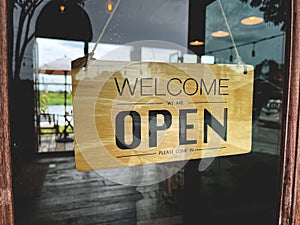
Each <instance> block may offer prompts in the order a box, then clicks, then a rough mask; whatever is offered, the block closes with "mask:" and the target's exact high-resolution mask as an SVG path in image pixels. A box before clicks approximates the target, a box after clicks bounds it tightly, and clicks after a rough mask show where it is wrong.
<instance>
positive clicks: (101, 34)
mask: <svg viewBox="0 0 300 225" xmlns="http://www.w3.org/2000/svg"><path fill="white" fill-rule="evenodd" d="M119 4H120V0H118V1H117V3H116V5H115V7H114V9H113V11H112V12H111V14H110V16H109V17H108V19H107V21H106V23H105V24H104V27H103V29H102V31H101V33H100V35H99V37H98V39H97V41H96V43H95V45H94V48H93V49H92V51H91V53H90V54H89V59H91V58H92V57H93V55H94V54H95V51H96V49H97V47H98V44H99V43H100V40H101V38H102V36H103V35H104V32H105V31H106V28H107V26H108V24H109V22H110V21H111V19H112V18H113V16H114V14H115V12H116V11H117V8H118V6H119Z"/></svg>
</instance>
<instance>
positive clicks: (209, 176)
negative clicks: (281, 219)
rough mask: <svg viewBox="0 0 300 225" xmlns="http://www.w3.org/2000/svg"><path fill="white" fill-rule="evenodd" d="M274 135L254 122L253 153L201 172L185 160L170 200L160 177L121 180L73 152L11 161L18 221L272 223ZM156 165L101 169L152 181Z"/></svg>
mask: <svg viewBox="0 0 300 225" xmlns="http://www.w3.org/2000/svg"><path fill="white" fill-rule="evenodd" d="M278 136H279V130H277V129H271V128H267V127H263V126H256V125H255V126H254V127H253V140H254V141H253V151H252V153H251V154H246V155H240V156H233V157H222V158H217V159H215V160H214V162H213V163H212V165H210V167H209V168H207V169H206V170H205V171H203V172H199V171H198V166H199V162H198V161H195V163H189V165H188V169H187V168H185V171H183V170H180V171H179V172H178V173H177V174H176V175H175V176H174V179H173V181H174V183H173V190H174V196H175V200H176V201H175V203H172V202H170V201H168V198H166V197H165V195H164V192H165V190H166V189H165V186H166V185H165V182H161V183H155V184H152V185H146V186H136V187H134V186H128V185H124V184H118V183H117V182H113V181H111V180H108V179H106V178H104V176H102V175H100V174H99V173H97V172H86V173H83V172H78V171H77V170H76V169H75V164H74V158H73V157H68V158H61V157H60V158H47V159H43V160H39V161H34V162H30V163H28V162H26V164H22V163H16V164H15V165H14V166H13V173H14V176H13V180H14V185H13V188H14V198H15V215H16V216H15V218H16V225H88V224H95V225H97V224H99V225H118V224H120V225H181V224H186V225H191V224H192V225H199V224H201V225H207V224H209V225H212V224H213V225H219V224H225V225H227V224H228V225H229V224H230V225H241V224H243V225H253V224H256V225H258V224H259V225H273V224H276V223H275V222H274V221H276V212H277V211H276V210H277V209H278V207H279V206H278V205H277V203H278V193H279V190H278V187H279V184H278V183H279V167H278V166H279V162H280V160H279V157H278V155H277V154H278V140H279V138H278ZM54 140H55V139H54ZM59 144H64V143H59ZM68 144H71V143H68ZM193 164H194V165H193ZM189 167H191V168H189ZM193 167H195V168H193ZM159 169H160V170H161V167H159V166H157V165H152V166H150V167H147V169H144V170H142V176H141V174H136V173H128V172H127V171H126V170H125V169H122V168H121V169H114V170H107V171H106V174H107V175H108V176H109V177H118V178H119V179H120V180H122V181H130V180H132V179H136V178H137V177H143V178H144V179H145V180H149V181H151V179H153V178H154V177H155V174H156V173H157V171H158V170H159ZM186 171H189V172H193V173H192V174H188V175H187V172H186ZM184 173H185V177H184ZM184 182H185V187H184V184H183V183H184ZM187 183H190V185H186V184H187ZM189 188H190V189H191V190H190V189H189ZM183 189H184V190H183ZM183 192H184V196H185V197H184V199H183ZM190 193H191V194H190ZM187 203H188V204H187ZM184 205H185V209H183V208H184ZM194 205H196V207H194ZM187 208H188V210H187ZM183 214H184V215H183ZM183 218H184V219H183ZM200 220H201V223H199V221H200ZM226 221H227V222H226Z"/></svg>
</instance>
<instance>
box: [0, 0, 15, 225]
mask: <svg viewBox="0 0 300 225" xmlns="http://www.w3.org/2000/svg"><path fill="white" fill-rule="evenodd" d="M7 27H8V23H7V1H6V0H0V56H1V58H0V116H1V125H0V224H3V225H4V224H5V225H6V224H13V223H14V217H13V194H12V175H11V158H10V138H9V135H10V132H9V112H8V107H9V106H8V38H7V36H8V33H7V32H8V30H7Z"/></svg>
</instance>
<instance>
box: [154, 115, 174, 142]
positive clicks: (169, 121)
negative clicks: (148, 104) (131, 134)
mask: <svg viewBox="0 0 300 225" xmlns="http://www.w3.org/2000/svg"><path fill="white" fill-rule="evenodd" d="M158 114H161V115H163V116H164V123H163V125H161V126H158V125H157V115H158ZM171 125H172V115H171V113H170V112H169V111H167V110H150V111H149V147H157V131H158V130H166V129H168V128H169V127H170V126H171Z"/></svg>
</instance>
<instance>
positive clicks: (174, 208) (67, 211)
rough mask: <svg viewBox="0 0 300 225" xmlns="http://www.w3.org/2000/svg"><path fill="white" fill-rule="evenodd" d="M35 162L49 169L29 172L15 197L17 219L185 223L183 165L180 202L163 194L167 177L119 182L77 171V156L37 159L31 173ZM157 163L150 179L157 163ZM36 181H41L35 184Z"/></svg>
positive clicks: (52, 224)
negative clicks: (139, 183) (142, 182)
mask: <svg viewBox="0 0 300 225" xmlns="http://www.w3.org/2000/svg"><path fill="white" fill-rule="evenodd" d="M34 168H36V170H37V171H40V173H41V171H44V172H42V173H44V175H45V176H44V178H43V174H40V175H39V172H36V173H35V174H31V175H30V174H27V179H26V178H24V177H23V179H22V185H23V187H22V188H21V190H19V191H18V193H17V196H16V198H17V199H16V201H15V202H16V204H15V206H16V207H15V210H16V224H17V225H35V224H38V225H60V224H66V225H73V224H76V225H79V224H82V225H87V224H101V225H102V224H103V225H104V224H107V225H108V224H109V225H114V224H122V225H126V224H128V225H135V224H138V225H147V224H149V225H150V224H151V225H155V224H157V225H179V224H182V199H181V196H182V193H181V192H182V186H183V177H182V176H183V172H182V171H180V172H179V173H177V175H175V178H176V179H174V181H175V182H176V185H174V193H175V194H176V195H174V196H175V197H176V203H175V204H170V203H168V202H167V201H166V198H165V197H164V195H163V193H164V190H165V189H164V187H165V185H164V183H158V184H153V185H148V186H140V187H133V186H126V185H121V184H117V183H115V182H112V181H110V180H107V179H105V178H103V177H102V176H101V175H99V174H98V173H97V172H87V173H82V172H78V171H76V169H75V165H74V159H73V158H63V159H56V160H47V161H42V162H39V163H34V164H33V165H32V166H31V168H30V169H28V170H27V171H28V173H34V172H33V171H34ZM151 168H152V171H148V174H149V179H150V178H151V174H153V172H155V170H156V169H157V168H156V167H155V166H153V167H151ZM45 170H46V172H45ZM109 173H111V174H110V175H111V176H120V175H122V176H123V178H124V179H125V180H126V179H131V178H132V177H131V175H130V174H127V175H126V174H122V171H121V170H120V169H117V170H116V169H115V170H111V171H110V172H109ZM32 175H33V176H35V180H34V181H33V180H32V178H31V177H32ZM144 175H145V176H146V177H147V174H144ZM124 176H125V177H124ZM126 176H127V177H126ZM30 179H31V180H30ZM38 179H40V185H38V184H37V183H38V181H37V180H38ZM26 182H27V183H28V184H26ZM30 183H31V185H36V186H40V187H37V188H33V187H32V186H31V185H30ZM22 185H21V186H22ZM15 186H16V185H15ZM19 186H20V185H19ZM38 192H40V193H38ZM26 193H27V195H26Z"/></svg>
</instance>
